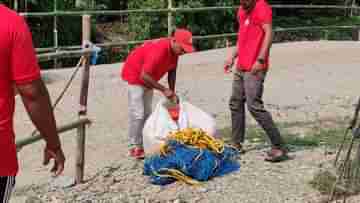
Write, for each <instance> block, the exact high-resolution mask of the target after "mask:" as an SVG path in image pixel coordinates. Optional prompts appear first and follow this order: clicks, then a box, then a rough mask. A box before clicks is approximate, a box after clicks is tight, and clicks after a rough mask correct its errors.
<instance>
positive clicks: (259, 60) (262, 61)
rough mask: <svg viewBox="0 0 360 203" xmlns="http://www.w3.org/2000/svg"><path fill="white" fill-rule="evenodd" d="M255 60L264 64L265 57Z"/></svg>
mask: <svg viewBox="0 0 360 203" xmlns="http://www.w3.org/2000/svg"><path fill="white" fill-rule="evenodd" d="M257 61H258V62H259V63H260V64H261V65H264V64H265V59H263V58H258V59H257Z"/></svg>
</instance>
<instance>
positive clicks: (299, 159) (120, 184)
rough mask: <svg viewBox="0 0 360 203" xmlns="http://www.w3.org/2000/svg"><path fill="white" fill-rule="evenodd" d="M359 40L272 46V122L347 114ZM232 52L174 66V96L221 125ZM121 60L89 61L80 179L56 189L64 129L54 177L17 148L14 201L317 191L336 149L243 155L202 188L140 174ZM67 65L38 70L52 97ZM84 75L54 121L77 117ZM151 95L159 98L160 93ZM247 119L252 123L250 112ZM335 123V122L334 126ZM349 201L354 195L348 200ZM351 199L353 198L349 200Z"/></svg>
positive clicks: (20, 131)
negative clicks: (272, 159) (281, 158)
mask: <svg viewBox="0 0 360 203" xmlns="http://www.w3.org/2000/svg"><path fill="white" fill-rule="evenodd" d="M359 50H360V43H358V42H329V41H320V42H296V43H283V44H275V45H274V46H273V49H272V67H271V71H270V72H269V74H268V76H267V81H266V90H265V95H264V100H265V103H266V106H267V108H268V110H270V111H271V113H272V114H273V116H274V119H275V120H276V121H277V122H290V123H299V126H298V127H297V128H294V129H293V130H294V131H295V130H296V131H303V132H306V130H307V129H308V128H310V126H311V125H313V124H314V123H320V124H321V123H322V122H323V121H329V120H332V121H338V120H344V119H349V117H351V116H352V112H353V110H354V103H356V100H357V98H358V96H359V93H358V91H357V90H358V87H359V86H358V84H359V79H358V75H359V74H360V69H359V64H360V57H359V56H358V53H359ZM229 51H230V50H225V49H219V50H211V51H207V52H200V53H194V54H192V55H188V56H184V57H183V58H182V59H181V60H180V61H181V62H180V66H179V72H178V83H177V89H178V93H179V94H180V95H182V96H184V97H186V98H187V99H188V100H189V101H190V102H191V103H193V104H195V105H197V106H199V107H200V108H202V109H203V110H205V111H207V112H209V113H211V114H212V115H214V116H215V117H216V119H217V122H218V123H217V124H218V127H219V128H223V127H228V126H229V125H230V120H229V110H228V105H227V103H228V99H229V95H230V91H231V80H232V77H231V75H224V73H223V70H222V64H223V61H224V58H225V56H226V55H227V54H228V52H229ZM120 66H121V64H112V65H101V66H96V67H93V69H92V72H91V84H90V92H89V117H90V118H91V119H92V120H93V122H94V123H93V125H92V126H91V127H90V128H89V130H88V135H87V140H86V145H87V148H86V167H85V170H86V171H85V174H86V180H87V182H86V183H85V184H82V185H79V186H76V187H71V188H65V189H61V188H60V189H59V188H58V186H59V185H66V184H69V182H70V183H71V182H72V179H71V177H72V176H73V175H74V171H75V170H74V163H75V147H76V142H75V136H74V135H76V132H75V131H72V132H68V133H65V134H64V135H62V141H63V145H64V150H65V153H66V157H67V165H66V169H65V173H64V176H62V177H60V178H58V179H55V180H54V179H52V178H51V177H50V174H49V173H48V170H49V168H48V167H43V166H41V162H42V160H41V152H42V147H43V143H37V144H34V145H31V146H28V147H25V148H24V149H23V150H22V151H21V152H20V153H19V160H20V164H21V170H20V173H19V175H18V178H17V185H16V190H15V194H14V196H13V197H14V198H13V199H12V203H13V202H25V200H26V199H28V200H30V199H32V200H33V201H32V202H36V197H37V198H40V199H42V200H43V201H46V202H169V201H170V202H177V203H178V202H249V203H250V202H251V203H252V202H254V203H255V202H257V203H258V202H264V203H265V202H269V203H270V202H271V203H278V202H288V203H297V202H299V203H300V202H316V201H317V200H318V199H319V194H318V192H317V191H315V190H313V189H312V188H311V187H310V186H309V185H308V182H309V180H311V179H312V177H313V175H314V173H316V172H317V171H318V170H319V168H320V167H321V166H322V165H323V163H326V162H327V161H329V160H330V159H332V158H333V157H332V156H333V155H329V156H326V155H324V149H321V148H317V149H313V150H302V151H297V152H293V153H291V156H292V157H293V159H291V160H289V161H286V162H283V163H279V164H269V163H265V162H264V161H263V154H264V152H263V150H260V149H259V150H254V151H251V152H249V153H247V154H245V155H244V156H242V157H241V160H240V161H241V169H240V171H239V172H237V173H233V174H230V175H227V176H225V177H219V178H215V179H214V180H212V181H209V182H207V183H205V184H204V185H202V186H201V187H191V186H187V185H184V184H181V183H176V184H172V185H170V186H166V187H159V186H154V185H151V184H149V183H148V179H147V177H144V176H142V162H138V161H134V160H131V159H129V158H128V156H127V137H126V135H127V99H126V96H127V92H126V86H125V83H124V82H122V81H121V80H120V79H119V68H120ZM71 72H72V70H71V69H67V70H57V71H48V72H44V73H43V76H44V77H46V78H47V79H48V80H49V84H48V87H49V89H50V92H51V96H52V98H55V97H56V96H57V95H58V94H59V93H60V91H61V89H62V88H63V86H64V84H65V82H66V80H67V79H68V77H69V75H70V73H71ZM79 92H80V77H79V76H78V77H77V78H76V81H75V83H74V84H73V86H72V87H71V89H70V90H69V92H68V94H67V95H66V97H65V98H64V101H62V103H61V104H60V105H59V107H58V108H57V109H56V117H57V121H58V125H63V124H66V123H69V122H70V121H72V120H75V119H76V118H77V110H78V107H79V105H78V101H79ZM159 96H160V95H159V94H158V93H157V94H156V99H155V102H154V104H155V103H156V101H157V99H158V98H159ZM248 119H249V122H250V123H254V121H253V120H252V119H251V118H250V117H248ZM332 124H335V123H332ZM15 127H16V134H17V139H22V138H24V137H27V136H29V134H30V132H31V131H32V130H33V127H32V125H31V122H30V121H29V119H28V117H27V115H26V113H25V110H24V108H23V106H22V105H21V102H20V98H17V109H16V119H15ZM350 202H351V201H350ZM352 202H358V201H357V197H354V199H353V200H352Z"/></svg>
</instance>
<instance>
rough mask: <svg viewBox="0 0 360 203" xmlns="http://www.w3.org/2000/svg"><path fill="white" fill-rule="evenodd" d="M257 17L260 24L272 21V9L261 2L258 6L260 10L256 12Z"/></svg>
mask: <svg viewBox="0 0 360 203" xmlns="http://www.w3.org/2000/svg"><path fill="white" fill-rule="evenodd" d="M258 18H259V22H260V23H261V24H270V23H272V10H271V7H270V6H269V5H268V4H262V5H261V6H260V12H259V13H258Z"/></svg>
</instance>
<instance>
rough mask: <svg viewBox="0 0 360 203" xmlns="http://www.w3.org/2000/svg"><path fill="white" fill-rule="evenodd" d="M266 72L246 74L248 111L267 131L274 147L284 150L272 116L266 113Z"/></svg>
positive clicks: (245, 84)
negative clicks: (264, 94) (264, 93)
mask: <svg viewBox="0 0 360 203" xmlns="http://www.w3.org/2000/svg"><path fill="white" fill-rule="evenodd" d="M265 76H266V72H259V73H257V75H253V74H251V73H250V72H246V73H245V74H244V86H245V93H246V103H247V107H248V110H249V111H250V113H251V115H252V116H253V117H254V118H255V120H256V121H257V122H258V123H259V125H260V126H261V127H262V128H263V129H264V130H265V132H266V134H267V135H268V137H269V138H270V141H271V144H272V145H273V146H274V147H277V148H282V147H283V146H282V145H283V140H282V138H281V136H280V132H279V130H278V128H277V127H276V125H275V123H274V121H273V119H272V116H271V114H270V113H269V112H268V111H266V109H265V107H264V104H263V101H262V95H263V91H264V80H265Z"/></svg>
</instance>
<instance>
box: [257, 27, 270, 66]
mask: <svg viewBox="0 0 360 203" xmlns="http://www.w3.org/2000/svg"><path fill="white" fill-rule="evenodd" d="M262 28H263V30H264V33H265V36H264V41H263V43H262V46H261V49H260V52H259V56H258V59H265V57H266V56H267V55H268V54H269V51H270V48H271V45H272V38H273V30H272V24H268V23H267V24H264V25H262Z"/></svg>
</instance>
